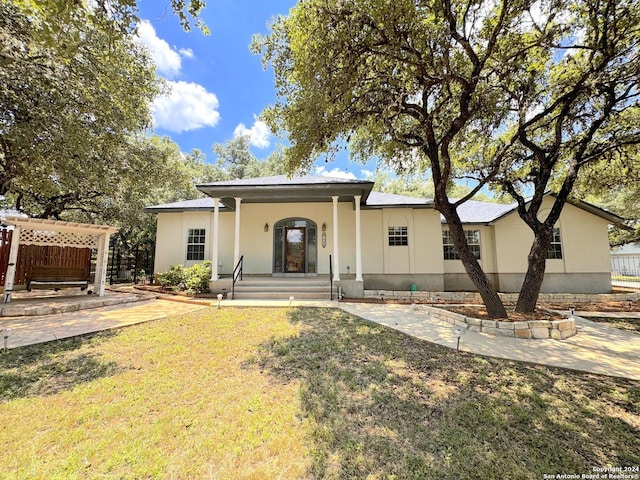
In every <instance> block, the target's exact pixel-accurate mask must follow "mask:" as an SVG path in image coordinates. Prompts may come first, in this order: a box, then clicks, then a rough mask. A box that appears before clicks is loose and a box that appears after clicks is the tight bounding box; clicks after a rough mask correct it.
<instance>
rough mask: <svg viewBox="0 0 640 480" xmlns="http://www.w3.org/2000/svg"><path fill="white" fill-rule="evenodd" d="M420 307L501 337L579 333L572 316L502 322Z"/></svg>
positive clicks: (461, 325)
mask: <svg viewBox="0 0 640 480" xmlns="http://www.w3.org/2000/svg"><path fill="white" fill-rule="evenodd" d="M420 307H421V308H422V309H424V310H425V311H427V312H428V313H429V314H430V315H431V316H433V317H435V318H437V319H440V320H444V321H445V322H448V323H451V324H453V325H456V326H458V327H462V328H465V329H467V330H472V331H475V332H483V333H488V334H490V335H496V336H500V337H511V338H524V339H548V338H552V339H554V340H564V339H565V338H569V337H572V336H573V335H575V334H576V333H578V332H577V330H576V321H575V319H574V318H571V317H569V318H565V319H562V320H531V321H526V322H501V321H499V320H484V319H479V318H472V317H466V316H464V315H462V314H460V313H455V312H451V311H449V310H444V309H442V308H436V307H430V306H426V305H420Z"/></svg>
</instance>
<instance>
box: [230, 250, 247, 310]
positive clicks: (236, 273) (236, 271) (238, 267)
mask: <svg viewBox="0 0 640 480" xmlns="http://www.w3.org/2000/svg"><path fill="white" fill-rule="evenodd" d="M242 260H244V255H242V256H241V257H240V260H238V263H237V264H236V268H234V269H233V273H232V274H231V277H232V279H233V281H232V282H231V299H232V300H233V299H235V298H236V295H235V294H236V282H237V281H238V277H240V280H242Z"/></svg>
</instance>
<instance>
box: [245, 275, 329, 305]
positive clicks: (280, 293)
mask: <svg viewBox="0 0 640 480" xmlns="http://www.w3.org/2000/svg"><path fill="white" fill-rule="evenodd" d="M329 285H330V282H329V278H328V277H326V276H318V277H245V278H244V279H243V280H240V281H238V282H237V283H236V286H235V294H234V298H236V299H243V300H248V299H256V300H257V299H278V300H288V299H289V297H295V298H296V299H299V300H303V299H307V300H310V299H313V300H329V299H330V298H331V294H330V292H329V288H330V287H329ZM335 292H336V287H335V286H334V298H335Z"/></svg>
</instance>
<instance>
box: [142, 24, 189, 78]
mask: <svg viewBox="0 0 640 480" xmlns="http://www.w3.org/2000/svg"><path fill="white" fill-rule="evenodd" d="M137 41H138V42H139V43H141V44H142V45H144V46H145V47H147V49H148V50H149V53H150V55H151V58H152V59H153V62H154V63H155V64H156V68H157V69H158V72H160V73H161V74H163V75H167V76H169V77H175V76H177V75H178V74H179V73H180V69H181V68H182V58H181V56H182V57H185V58H194V53H193V50H191V49H190V48H181V49H179V50H176V49H175V47H173V48H172V47H171V46H169V44H168V43H167V42H166V41H165V40H163V39H162V38H160V37H158V35H157V34H156V30H155V28H153V25H151V23H150V22H149V21H148V20H141V21H140V23H139V24H138V37H137Z"/></svg>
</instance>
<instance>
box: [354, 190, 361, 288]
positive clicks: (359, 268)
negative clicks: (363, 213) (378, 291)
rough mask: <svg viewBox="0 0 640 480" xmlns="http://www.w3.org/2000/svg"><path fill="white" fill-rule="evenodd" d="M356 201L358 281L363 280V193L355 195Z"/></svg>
mask: <svg viewBox="0 0 640 480" xmlns="http://www.w3.org/2000/svg"><path fill="white" fill-rule="evenodd" d="M353 198H354V200H355V202H356V281H357V282H362V236H361V230H360V199H361V198H362V195H354V196H353Z"/></svg>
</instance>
